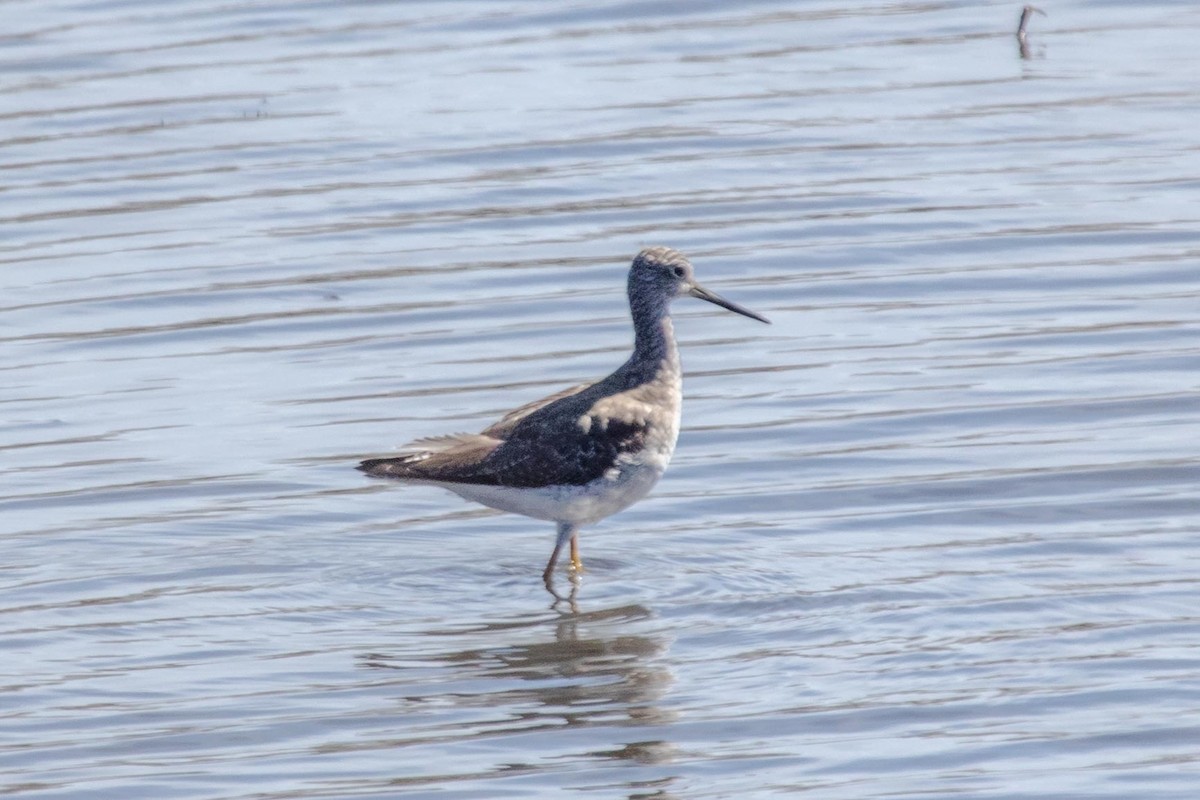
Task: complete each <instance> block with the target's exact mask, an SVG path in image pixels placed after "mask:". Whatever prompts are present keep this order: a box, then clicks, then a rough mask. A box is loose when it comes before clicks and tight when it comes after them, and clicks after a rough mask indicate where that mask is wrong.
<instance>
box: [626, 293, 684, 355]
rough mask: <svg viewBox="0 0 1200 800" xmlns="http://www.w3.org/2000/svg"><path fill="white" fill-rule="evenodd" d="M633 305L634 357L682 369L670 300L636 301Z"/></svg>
mask: <svg viewBox="0 0 1200 800" xmlns="http://www.w3.org/2000/svg"><path fill="white" fill-rule="evenodd" d="M630 308H631V311H632V312H633V331H634V339H633V360H634V361H636V362H638V363H641V364H646V365H661V364H663V363H664V362H665V363H667V364H670V365H672V366H674V367H676V368H678V365H679V348H678V347H677V346H676V344H675V327H674V326H673V325H672V324H671V315H670V312H669V310H668V308H667V303H666V302H658V303H654V302H634V303H631V306H630ZM651 368H652V369H657V367H651Z"/></svg>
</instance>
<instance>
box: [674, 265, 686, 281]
mask: <svg viewBox="0 0 1200 800" xmlns="http://www.w3.org/2000/svg"><path fill="white" fill-rule="evenodd" d="M671 272H673V273H675V277H676V278H682V277H683V276H684V274H685V273H686V272H687V270H685V269H684V268H683V267H680V266H675V267H672V268H671Z"/></svg>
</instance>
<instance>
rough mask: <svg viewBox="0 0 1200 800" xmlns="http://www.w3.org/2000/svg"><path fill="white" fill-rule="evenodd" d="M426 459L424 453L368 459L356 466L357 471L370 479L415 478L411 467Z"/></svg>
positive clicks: (426, 455)
mask: <svg viewBox="0 0 1200 800" xmlns="http://www.w3.org/2000/svg"><path fill="white" fill-rule="evenodd" d="M427 457H428V454H426V453H412V454H410V455H405V456H398V457H396V458H368V459H367V460H366V461H363V462H362V463H361V464H359V465H358V469H360V470H362V471H363V472H365V473H367V474H368V475H370V476H371V477H372V478H415V477H417V476H416V475H415V474H414V473H413V470H412V467H413V465H414V464H417V463H419V462H421V461H424V460H425V458H427Z"/></svg>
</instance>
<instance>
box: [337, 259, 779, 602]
mask: <svg viewBox="0 0 1200 800" xmlns="http://www.w3.org/2000/svg"><path fill="white" fill-rule="evenodd" d="M628 292H629V310H630V312H631V314H632V315H633V332H634V345H633V355H631V356H630V357H629V360H628V361H626V362H625V363H624V364H622V365H621V366H620V367H618V368H617V370H616V372H614V373H612V374H611V375H609V376H608V377H607V378H604V379H603V380H600V381H597V382H595V383H584V384H580V385H578V386H572V387H570V388H569V389H564V390H563V391H561V392H557V393H556V394H552V395H550V396H549V397H545V398H542V399H541V400H537V401H535V402H532V403H529V404H527V405H523V406H521V407H520V408H517V409H515V410H513V411H511V412H509V413H508V414H506V415H505V416H504V417H502V418H501V419H500V420H499V421H498V422H496V423H495V424H493V425H491V426H489V427H487V428H485V429H484V430H483V431H481V432H480V433H454V434H450V435H448V436H435V437H432V438H427V439H418V440H416V441H415V442H412V443H411V444H409V445H407V446H406V447H405V448H403V449H402V451H401V455H399V456H396V457H394V458H372V459H369V460H367V461H363V462H362V463H361V464H359V465H358V468H359V469H360V470H362V471H363V472H365V473H367V474H368V475H370V476H372V477H376V478H393V479H397V480H402V481H408V482H410V483H420V484H431V485H434V486H440V487H442V488H444V489H449V490H450V491H452V492H454V493H455V494H457V495H459V496H460V497H463V498H466V499H467V500H472V501H474V502H476V503H481V504H483V505H485V506H489V507H491V508H497V509H500V510H501V511H510V512H514V513H517V514H524V515H525V516H527V517H533V518H535V519H542V520H548V521H550V522H554V523H555V524H556V525H557V531H558V535H557V538H556V539H555V542H554V551H553V552H552V553H551V554H550V560H549V561H548V562H547V563H546V569H545V571H544V572H543V573H542V580H543V581H544V582H545V583H546V588H547V589H549V590H550V591H551V593H553V592H554V589H553V587H552V584H551V581H552V576H553V573H554V568H555V565H556V564H557V563H558V558H559V554H560V553H561V552H562V548H563V546H564V545H565V544H566V543H567V542H568V541H569V542H570V543H571V566H572V568H573V569H574V570H575V572H579V571H581V570H582V569H583V562H582V561H581V560H580V558H579V528H580V526H582V525H588V524H591V523H593V522H597V521H599V520H601V519H603V518H605V517H607V516H609V515H611V514H615V513H617V512H618V511H621V510H622V509H625V508H628V507H629V506H630V505H632V504H633V503H635V502H637V501H638V500H641V499H642V498H643V497H645V496H646V494H647V493H648V492H649V491H650V489H651V488H653V486H654V484H656V483H657V482H658V479H659V478H660V477H662V474H663V472H664V471H666V469H667V463H668V462H669V461H670V460H671V454H672V452H674V450H675V440H676V438H677V437H678V436H679V412H680V405H681V401H682V397H683V383H682V376H681V371H680V365H679V349H678V347H677V346H676V344H675V330H674V328H673V326H672V325H671V314H670V304H671V301H672V300H673V299H675V298H676V297H684V296H689V297H697V298H699V299H701V300H707V301H708V302H710V303H715V304H716V305H718V306H721V307H722V308H726V309H729V310H730V311H734V312H737V313H738V314H741V315H743V316H746V317H750V318H751V319H756V320H758V321H759V322H769V320H767V318H766V317H763V316H761V315H759V314H756V313H754V312H753V311H750V310H748V309H745V308H742V307H741V306H739V305H738V304H736V303H733V302H731V301H729V300H726V299H725V298H723V297H721V296H720V295H717V294H715V293H713V292H710V291H709V290H708V289H705V288H704V287H703V286H701V285H700V284H699V283H697V282H696V278H695V275H694V272H693V268H692V264H691V262H690V261H688V260H687V258H686V257H685V256H684V255H683V254H682V253H680V252H678V251H676V250H672V249H671V248H669V247H650V248H647V249H645V250H643V251H641V252H640V253H638V254H637V256H636V257H635V258H634V259H633V265H632V266H631V267H630V268H629V281H628Z"/></svg>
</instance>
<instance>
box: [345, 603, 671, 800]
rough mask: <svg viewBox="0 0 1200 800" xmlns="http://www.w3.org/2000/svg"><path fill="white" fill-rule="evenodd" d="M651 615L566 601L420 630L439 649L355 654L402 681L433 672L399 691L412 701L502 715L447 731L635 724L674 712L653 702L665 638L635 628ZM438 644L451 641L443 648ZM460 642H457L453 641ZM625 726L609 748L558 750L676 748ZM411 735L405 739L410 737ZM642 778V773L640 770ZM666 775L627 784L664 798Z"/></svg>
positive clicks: (606, 755)
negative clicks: (526, 612)
mask: <svg viewBox="0 0 1200 800" xmlns="http://www.w3.org/2000/svg"><path fill="white" fill-rule="evenodd" d="M651 618H652V614H651V612H650V611H649V609H647V608H646V607H644V606H642V605H637V604H632V605H622V606H616V607H613V608H608V609H603V610H599V611H590V612H586V613H579V612H576V611H567V610H566V609H565V608H560V609H559V610H556V611H552V612H551V614H550V615H549V616H547V615H546V614H545V613H542V614H541V615H539V616H536V617H530V616H525V617H521V618H516V619H510V620H497V621H489V622H482V623H481V624H478V625H474V626H468V627H465V628H457V629H448V630H432V631H426V632H425V636H424V637H423V638H422V640H421V644H422V646H423V647H424V648H429V646H430V645H431V644H433V645H435V647H436V652H431V653H430V652H427V653H426V654H425V655H422V656H418V657H417V659H416V661H417V664H414V657H413V655H412V653H397V654H388V653H380V652H375V653H366V654H362V655H360V656H359V657H358V661H359V664H360V665H361V666H363V667H366V668H370V669H379V670H396V671H397V672H398V673H400V674H402V675H403V674H404V673H408V674H411V675H412V678H407V677H402V678H401V680H402V681H403V683H404V685H405V687H408V686H415V685H417V684H416V683H415V681H417V680H421V678H419V677H418V674H419V673H424V675H425V678H426V679H427V678H428V671H427V669H425V667H428V666H430V665H431V662H432V665H433V666H434V667H435V668H436V669H438V672H439V673H440V674H439V675H438V677H437V680H436V683H435V684H433V685H436V686H437V693H436V695H434V696H431V695H430V694H429V692H428V687H429V686H430V685H431V684H432V683H433V682H429V681H427V680H426V681H424V682H423V691H421V692H420V693H418V694H416V695H415V696H413V697H411V698H404V700H407V701H409V702H410V703H411V704H412V705H413V706H414V707H417V706H419V707H422V708H427V709H431V708H444V707H446V705H450V706H451V707H457V708H459V709H461V708H464V707H470V708H476V709H477V708H488V709H493V710H495V711H497V712H499V713H497V714H495V715H489V716H488V718H487V719H486V720H484V721H481V720H479V719H478V718H475V719H474V720H473V722H471V723H470V724H469V725H465V726H463V727H462V728H461V729H460V730H459V733H458V734H457V735H455V736H454V738H459V737H460V736H461V738H463V739H470V738H474V737H476V736H487V737H489V738H491V737H495V736H497V735H503V734H505V733H512V734H514V735H521V736H527V735H529V734H530V733H531V732H532V731H537V730H547V731H561V730H562V729H563V728H564V726H566V727H594V728H597V729H599V728H618V729H621V728H633V727H641V726H660V725H666V724H669V723H671V722H672V721H673V720H674V718H675V714H674V712H672V711H669V710H667V709H664V708H663V707H662V706H661V705H660V701H661V700H662V698H663V696H664V694H665V692H666V690H667V688H668V687H669V686H670V684H671V682H672V677H671V672H670V670H669V669H668V668H667V667H666V666H665V665H663V664H662V663H660V661H659V659H660V657H661V656H662V654H663V653H664V652H665V650H666V646H667V643H666V641H665V640H664V639H663V638H661V637H658V636H654V635H646V634H645V633H642V632H634V631H636V630H638V629H639V628H640V629H642V630H644V627H645V626H639V625H638V624H637V623H640V622H643V621H646V620H649V619H651ZM445 645H451V646H450V647H445ZM460 645H461V646H460ZM430 713H431V718H429V720H428V721H429V723H430V726H431V727H437V728H438V729H439V730H440V734H439V735H440V736H445V733H446V729H445V727H444V726H443V725H439V724H438V720H437V719H435V718H434V717H436V716H438V715H437V713H435V712H430ZM630 738H633V737H629V736H628V735H626V734H618V735H616V736H605V737H604V742H605V743H607V744H608V745H609V747H608V748H607V749H596V750H593V751H590V752H583V753H575V754H569V753H564V754H560V756H559V757H560V758H564V757H565V758H576V759H580V760H582V761H585V762H586V761H591V760H594V759H601V760H616V761H622V762H625V763H629V764H636V765H639V766H646V765H662V764H668V763H670V762H671V761H673V760H674V756H675V751H674V746H673V745H671V744H670V743H668V742H664V741H661V740H658V739H654V738H653V737H647V738H646V739H645V740H640V739H637V740H635V741H630ZM410 741H411V740H410ZM641 777H643V778H644V777H645V776H644V775H643V776H641ZM672 780H673V778H671V777H667V778H664V779H663V781H661V782H660V781H659V780H658V779H654V780H649V781H645V780H643V781H639V782H637V784H636V785H635V784H634V783H630V784H629V788H630V789H631V790H633V789H635V788H636V789H637V792H635V793H633V794H631V795H630V796H631V797H643V798H650V797H654V798H663V800H667V798H670V797H671V795H670V794H668V793H667V791H668V784H669V783H670V782H671V781H672Z"/></svg>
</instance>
